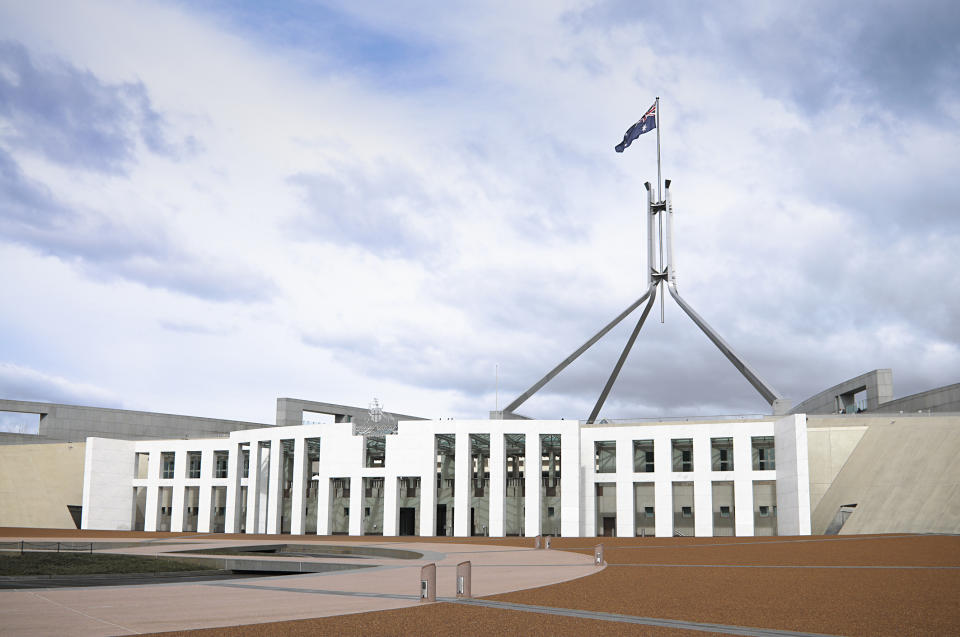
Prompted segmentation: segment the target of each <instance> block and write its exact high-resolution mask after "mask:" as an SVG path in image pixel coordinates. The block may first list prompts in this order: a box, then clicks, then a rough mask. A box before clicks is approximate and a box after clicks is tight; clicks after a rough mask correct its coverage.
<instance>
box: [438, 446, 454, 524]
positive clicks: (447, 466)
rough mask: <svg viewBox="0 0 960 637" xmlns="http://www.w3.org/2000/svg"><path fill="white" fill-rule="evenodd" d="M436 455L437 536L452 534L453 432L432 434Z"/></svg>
mask: <svg viewBox="0 0 960 637" xmlns="http://www.w3.org/2000/svg"><path fill="white" fill-rule="evenodd" d="M434 444H435V446H436V452H437V453H436V457H437V517H436V522H437V530H436V534H437V535H438V536H445V535H453V495H454V488H455V486H456V480H455V476H456V456H455V454H456V450H457V438H456V436H455V435H454V434H436V435H435V436H434Z"/></svg>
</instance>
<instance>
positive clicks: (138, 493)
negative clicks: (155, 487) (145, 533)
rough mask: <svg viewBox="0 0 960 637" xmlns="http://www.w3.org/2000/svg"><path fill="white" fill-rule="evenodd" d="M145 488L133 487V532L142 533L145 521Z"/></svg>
mask: <svg viewBox="0 0 960 637" xmlns="http://www.w3.org/2000/svg"><path fill="white" fill-rule="evenodd" d="M146 510H147V488H146V487H133V525H132V527H131V528H132V529H133V530H134V531H142V530H143V526H144V523H145V521H146Z"/></svg>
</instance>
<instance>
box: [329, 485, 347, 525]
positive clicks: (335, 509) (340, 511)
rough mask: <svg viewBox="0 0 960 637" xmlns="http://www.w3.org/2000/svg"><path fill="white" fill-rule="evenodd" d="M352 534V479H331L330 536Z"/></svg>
mask: <svg viewBox="0 0 960 637" xmlns="http://www.w3.org/2000/svg"><path fill="white" fill-rule="evenodd" d="M349 532H350V478H331V479H330V535H346V534H347V533H349Z"/></svg>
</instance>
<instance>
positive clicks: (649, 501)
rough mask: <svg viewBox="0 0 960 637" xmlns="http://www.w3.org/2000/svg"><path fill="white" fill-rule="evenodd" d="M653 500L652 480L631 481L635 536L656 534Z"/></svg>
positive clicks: (654, 498) (654, 497)
mask: <svg viewBox="0 0 960 637" xmlns="http://www.w3.org/2000/svg"><path fill="white" fill-rule="evenodd" d="M655 501H656V496H655V492H654V489H653V483H652V482H634V483H633V511H634V526H635V531H634V533H635V534H636V535H637V537H647V536H649V537H653V536H654V535H656V532H657V526H656V519H655V517H654V515H655V511H656V509H655Z"/></svg>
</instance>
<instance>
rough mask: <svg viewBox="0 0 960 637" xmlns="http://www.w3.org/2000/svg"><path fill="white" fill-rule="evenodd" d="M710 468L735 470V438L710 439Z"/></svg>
mask: <svg viewBox="0 0 960 637" xmlns="http://www.w3.org/2000/svg"><path fill="white" fill-rule="evenodd" d="M710 469H711V470H712V471H733V438H711V439H710Z"/></svg>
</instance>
